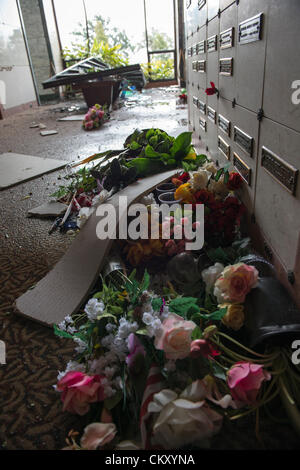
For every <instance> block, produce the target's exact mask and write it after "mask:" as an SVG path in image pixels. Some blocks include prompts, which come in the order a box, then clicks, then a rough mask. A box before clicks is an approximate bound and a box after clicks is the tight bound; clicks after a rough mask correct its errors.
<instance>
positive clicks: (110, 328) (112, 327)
mask: <svg viewBox="0 0 300 470" xmlns="http://www.w3.org/2000/svg"><path fill="white" fill-rule="evenodd" d="M105 329H106V331H107V333H112V332H113V331H114V330H115V329H116V325H114V324H113V323H107V325H106V326H105Z"/></svg>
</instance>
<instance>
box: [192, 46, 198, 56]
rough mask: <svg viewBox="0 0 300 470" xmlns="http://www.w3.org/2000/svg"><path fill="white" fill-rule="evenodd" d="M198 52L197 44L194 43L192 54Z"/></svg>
mask: <svg viewBox="0 0 300 470" xmlns="http://www.w3.org/2000/svg"><path fill="white" fill-rule="evenodd" d="M196 54H197V45H196V44H194V45H193V46H192V55H196Z"/></svg>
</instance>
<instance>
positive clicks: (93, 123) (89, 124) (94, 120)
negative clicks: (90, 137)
mask: <svg viewBox="0 0 300 470" xmlns="http://www.w3.org/2000/svg"><path fill="white" fill-rule="evenodd" d="M107 119H108V115H107V113H106V112H105V110H104V109H103V108H102V107H101V106H100V104H95V105H94V106H93V107H92V108H89V110H88V112H87V113H86V115H85V116H84V119H83V122H82V127H83V128H84V129H85V130H86V131H91V130H92V129H98V128H99V127H100V126H101V125H102V124H103V122H104V121H106V120H107Z"/></svg>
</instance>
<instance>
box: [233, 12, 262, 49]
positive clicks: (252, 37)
mask: <svg viewBox="0 0 300 470" xmlns="http://www.w3.org/2000/svg"><path fill="white" fill-rule="evenodd" d="M262 18H263V14H262V13H259V14H258V15H256V16H253V17H252V18H249V19H248V20H245V21H243V22H242V23H240V24H239V43H240V44H247V43H248V42H253V41H259V40H260V39H261V33H262Z"/></svg>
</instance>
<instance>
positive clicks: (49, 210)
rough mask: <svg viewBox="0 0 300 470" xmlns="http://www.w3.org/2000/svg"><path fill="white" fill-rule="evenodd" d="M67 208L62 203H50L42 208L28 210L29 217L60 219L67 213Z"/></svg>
mask: <svg viewBox="0 0 300 470" xmlns="http://www.w3.org/2000/svg"><path fill="white" fill-rule="evenodd" d="M66 209H67V206H66V204H63V203H61V202H57V201H49V202H46V203H45V204H42V205H41V206H38V207H34V208H32V209H29V210H28V212H27V213H28V216H32V217H33V216H35V217H58V216H60V215H62V214H64V213H65V212H66Z"/></svg>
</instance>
